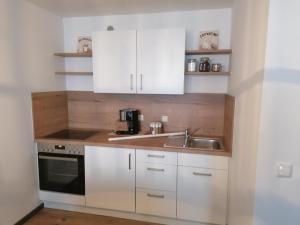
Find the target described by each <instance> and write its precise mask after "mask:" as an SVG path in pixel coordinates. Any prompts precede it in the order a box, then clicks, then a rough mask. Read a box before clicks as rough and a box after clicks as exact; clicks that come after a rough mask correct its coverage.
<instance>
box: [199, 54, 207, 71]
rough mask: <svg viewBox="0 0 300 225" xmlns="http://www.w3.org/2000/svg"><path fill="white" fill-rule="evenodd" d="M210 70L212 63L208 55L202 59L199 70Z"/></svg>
mask: <svg viewBox="0 0 300 225" xmlns="http://www.w3.org/2000/svg"><path fill="white" fill-rule="evenodd" d="M209 71H210V63H209V58H208V57H203V58H201V60H200V64H199V72H209Z"/></svg>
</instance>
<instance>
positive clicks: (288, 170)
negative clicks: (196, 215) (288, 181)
mask: <svg viewBox="0 0 300 225" xmlns="http://www.w3.org/2000/svg"><path fill="white" fill-rule="evenodd" d="M276 173H277V177H291V176H292V174H293V165H292V164H291V163H277V164H276Z"/></svg>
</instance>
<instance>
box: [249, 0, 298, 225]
mask: <svg viewBox="0 0 300 225" xmlns="http://www.w3.org/2000/svg"><path fill="white" fill-rule="evenodd" d="M299 8H300V2H299V0H290V1H288V3H287V2H285V1H280V0H270V16H269V31H268V47H267V54H266V72H265V79H264V84H263V97H262V114H261V126H260V144H259V151H258V161H257V162H258V164H257V181H256V198H255V199H256V202H255V219H254V224H255V225H283V224H287V225H299V224H300V57H299V53H298V50H299V49H300V42H299V40H300V30H299V29H298V28H296V29H295V27H298V26H299V22H300V14H299ZM277 162H279V163H280V162H283V163H291V164H292V165H293V166H294V167H293V176H292V177H291V178H279V177H277V176H276V173H275V171H276V169H275V168H276V163H277Z"/></svg>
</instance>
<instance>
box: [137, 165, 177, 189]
mask: <svg viewBox="0 0 300 225" xmlns="http://www.w3.org/2000/svg"><path fill="white" fill-rule="evenodd" d="M176 177H177V166H174V165H166V164H157V163H140V162H137V163H136V186H137V187H139V188H148V189H157V190H165V191H176Z"/></svg>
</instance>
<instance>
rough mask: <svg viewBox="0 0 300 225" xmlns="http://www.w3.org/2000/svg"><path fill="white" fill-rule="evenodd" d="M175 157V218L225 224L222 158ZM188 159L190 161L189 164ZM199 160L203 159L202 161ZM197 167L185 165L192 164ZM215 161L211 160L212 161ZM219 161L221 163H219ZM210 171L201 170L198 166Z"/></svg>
mask: <svg viewBox="0 0 300 225" xmlns="http://www.w3.org/2000/svg"><path fill="white" fill-rule="evenodd" d="M192 156H193V155H192V154H179V156H178V161H179V162H180V164H183V165H180V166H178V183H177V217H178V218H179V219H185V220H192V221H198V222H204V223H212V224H222V225H223V224H224V225H225V224H226V214H227V192H228V190H227V189H228V188H227V182H228V181H227V179H228V170H227V169H216V168H214V167H217V168H224V165H225V166H226V163H225V162H226V161H227V159H226V158H224V157H223V158H219V159H214V156H209V157H208V158H207V157H206V156H203V155H194V156H195V157H192ZM188 157H190V158H194V162H190V161H189V160H188ZM202 157H203V158H202ZM197 159H198V165H197V166H198V167H195V166H194V167H192V166H188V165H187V164H185V162H186V163H191V164H193V163H195V165H196V160H197ZM214 160H215V161H214ZM221 161H223V162H221ZM205 165H206V166H209V167H210V168H203V167H202V166H205Z"/></svg>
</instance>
